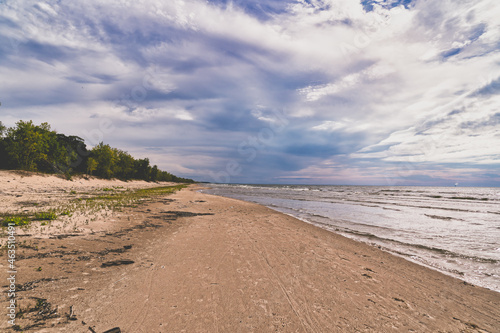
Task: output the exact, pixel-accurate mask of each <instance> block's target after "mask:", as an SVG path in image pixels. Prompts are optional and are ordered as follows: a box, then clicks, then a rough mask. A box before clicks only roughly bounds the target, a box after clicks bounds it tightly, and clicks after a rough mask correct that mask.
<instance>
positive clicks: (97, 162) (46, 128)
mask: <svg viewBox="0 0 500 333" xmlns="http://www.w3.org/2000/svg"><path fill="white" fill-rule="evenodd" d="M0 168H1V169H21V170H27V171H41V172H47V173H61V174H64V175H65V176H66V178H68V179H70V178H71V175H73V174H78V173H80V174H82V173H87V174H88V175H95V176H98V177H102V178H107V179H109V178H118V179H122V180H131V179H141V180H146V181H172V182H183V183H192V182H193V180H191V179H185V178H179V177H176V176H174V175H172V174H170V173H168V172H166V171H161V170H159V169H158V167H157V166H156V165H154V166H150V162H149V159H148V158H144V159H137V160H136V159H134V158H133V157H132V156H131V155H130V154H128V153H127V152H124V151H122V150H120V149H117V148H112V147H111V146H110V145H108V144H104V143H103V142H100V143H99V144H98V145H96V146H95V147H94V148H92V149H91V150H87V147H86V145H85V142H84V140H83V139H82V138H80V137H78V136H66V135H64V134H60V133H56V132H55V131H53V130H51V129H50V125H49V124H48V123H42V124H40V125H35V124H33V121H31V120H30V121H22V120H20V121H18V122H17V123H16V126H15V127H12V128H5V126H4V125H3V124H2V123H1V122H0Z"/></svg>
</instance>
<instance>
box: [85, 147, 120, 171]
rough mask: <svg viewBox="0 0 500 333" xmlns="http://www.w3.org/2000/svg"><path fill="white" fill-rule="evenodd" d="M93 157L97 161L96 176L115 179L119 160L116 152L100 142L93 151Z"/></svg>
mask: <svg viewBox="0 0 500 333" xmlns="http://www.w3.org/2000/svg"><path fill="white" fill-rule="evenodd" d="M91 155H92V158H94V159H95V160H96V161H97V169H96V174H97V175H98V176H101V177H104V178H108V179H109V178H113V176H114V170H115V163H116V159H117V154H116V151H115V150H113V148H111V147H110V146H109V145H105V144H104V143H103V142H100V143H99V144H98V145H97V146H95V147H94V148H93V149H92V151H91Z"/></svg>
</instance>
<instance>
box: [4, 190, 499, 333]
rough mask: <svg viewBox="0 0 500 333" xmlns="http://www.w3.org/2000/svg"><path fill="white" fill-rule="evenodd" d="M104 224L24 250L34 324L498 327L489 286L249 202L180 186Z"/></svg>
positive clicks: (68, 328)
mask: <svg viewBox="0 0 500 333" xmlns="http://www.w3.org/2000/svg"><path fill="white" fill-rule="evenodd" d="M171 200H174V201H171ZM200 214H201V215H200ZM212 214H213V215H212ZM129 218H130V219H129ZM113 225H114V229H113V230H111V231H109V232H108V234H107V235H104V234H102V235H84V236H75V237H70V238H64V239H51V240H44V239H42V240H36V241H37V242H38V244H39V246H43V247H45V248H44V249H43V250H38V251H35V250H31V249H24V250H26V253H25V255H26V256H27V259H24V260H21V261H20V262H19V265H20V266H21V269H20V272H19V274H18V275H19V279H20V282H22V283H25V282H29V281H32V280H34V279H35V277H36V278H37V279H38V280H41V279H42V278H45V279H47V280H44V281H40V282H38V283H36V284H35V285H36V287H35V288H34V289H31V290H28V291H25V292H21V293H20V295H21V296H20V297H21V298H23V300H21V302H28V298H29V297H32V296H35V297H40V298H44V299H47V301H48V302H50V303H51V306H52V308H54V307H55V306H56V305H57V306H58V307H59V308H58V315H57V316H54V318H46V319H44V320H40V321H39V322H42V323H43V324H42V325H40V326H39V327H38V328H36V331H38V332H91V330H90V329H89V327H90V328H91V329H92V330H94V331H95V332H99V333H101V332H104V331H105V330H108V329H110V328H113V327H120V328H121V330H122V332H127V333H135V332H359V331H366V332H411V331H413V332H500V308H499V304H500V294H499V293H495V292H492V291H489V290H486V289H483V288H479V287H474V286H470V285H466V284H464V283H463V282H462V281H459V280H456V279H453V278H451V277H448V276H445V275H443V274H440V273H438V272H436V271H432V270H429V269H427V268H424V267H422V266H419V265H416V264H413V263H410V262H408V261H406V260H404V259H402V258H398V257H395V256H392V255H390V254H387V253H385V252H382V251H380V250H378V249H376V248H373V247H370V246H367V245H364V244H360V243H357V242H354V241H352V240H349V239H346V238H344V237H342V236H338V235H336V234H333V233H330V232H328V231H325V230H322V229H320V228H317V227H314V226H312V225H309V224H306V223H304V222H301V221H298V220H296V219H294V218H292V217H289V216H286V215H283V214H280V213H277V212H275V211H272V210H270V209H267V208H265V207H262V206H259V205H256V204H252V203H246V202H242V201H237V200H233V199H227V198H220V197H215V196H210V195H206V194H201V193H198V192H196V191H194V190H183V191H181V192H178V193H176V194H173V195H171V196H169V197H168V198H166V199H165V200H160V201H158V202H156V203H149V204H145V205H143V206H140V207H138V208H134V209H130V211H129V212H128V216H127V218H125V215H124V216H123V217H122V218H121V220H119V221H117V223H114V224H113ZM127 245H133V246H132V248H131V249H127V250H123V251H120V249H123V246H127ZM30 251H31V252H30ZM57 251H60V252H57ZM75 251H76V252H75ZM42 252H43V253H50V254H58V253H63V255H61V256H50V255H48V256H44V255H39V254H40V253H42ZM30 254H34V255H35V257H32V258H29V257H30V256H29V255H30ZM81 257H85V260H80V259H79V258H81ZM0 259H2V260H4V259H5V257H2V258H0ZM117 259H127V260H131V261H133V262H134V263H132V264H130V265H122V266H113V267H102V263H106V262H109V261H111V260H117ZM50 262H52V264H50ZM37 266H42V267H44V269H43V270H42V271H36V269H35V268H36V267H37ZM2 270H4V269H3V268H2ZM51 278H59V280H54V281H49V279H51ZM2 280H3V277H2ZM4 304H5V303H2V304H0V305H1V306H2V307H3V305H4ZM70 306H73V309H74V310H75V311H74V313H75V317H74V318H73V319H76V320H68V318H67V317H66V314H68V313H69V308H70ZM49 312H50V311H49ZM30 316H31V317H30ZM27 317H30V318H32V319H31V322H34V320H35V319H36V318H37V317H36V315H35V314H28V315H27ZM2 320H3V318H2ZM25 322H26V323H28V322H30V321H29V320H26V321H25ZM52 325H54V326H53V327H51V326H52ZM0 327H5V324H4V323H3V322H2V324H1V325H0Z"/></svg>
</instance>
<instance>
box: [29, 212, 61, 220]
mask: <svg viewBox="0 0 500 333" xmlns="http://www.w3.org/2000/svg"><path fill="white" fill-rule="evenodd" d="M55 219H57V214H56V212H55V211H53V210H49V211H47V212H38V213H36V214H35V217H34V220H37V221H52V220H55Z"/></svg>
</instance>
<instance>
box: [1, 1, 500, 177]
mask: <svg viewBox="0 0 500 333" xmlns="http://www.w3.org/2000/svg"><path fill="white" fill-rule="evenodd" d="M499 17H500V3H499V2H498V1H497V0H473V1H471V0H454V1H448V0H443V1H432V0H362V1H356V0H295V1H278V0H249V1H243V0H234V1H229V0H227V1H223V0H208V1H206V0H203V1H202V0H184V1H183V0H170V1H155V0H143V1H140V0H137V1H129V0H106V1H100V0H87V1H71V2H69V1H31V0H14V1H9V0H4V1H0V102H1V106H0V121H2V122H3V123H4V125H7V126H14V125H15V123H16V122H17V121H19V120H33V121H34V122H35V123H42V122H48V123H49V124H51V126H52V129H54V130H56V131H57V132H59V133H64V134H67V135H78V136H80V137H81V138H83V139H85V141H86V143H87V145H88V146H89V147H92V146H94V145H96V144H97V143H99V142H100V141H103V142H104V143H107V144H110V145H111V146H113V147H117V148H120V149H122V150H125V151H128V152H129V153H131V154H132V155H133V156H134V157H136V158H144V157H149V159H150V160H151V163H152V164H157V165H158V166H159V168H160V169H162V170H166V171H169V172H171V173H173V174H175V175H177V176H181V177H189V178H193V179H196V180H198V181H208V182H231V183H260V184H264V183H273V184H339V185H425V186H454V185H455V183H459V185H460V186H500V148H499V147H500V20H499V19H498V18H499Z"/></svg>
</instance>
